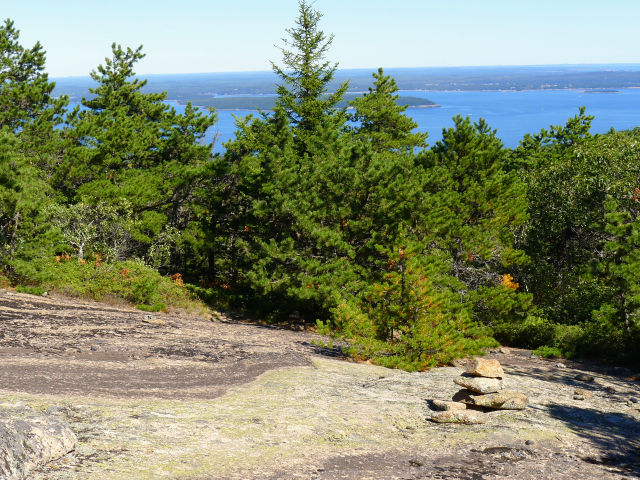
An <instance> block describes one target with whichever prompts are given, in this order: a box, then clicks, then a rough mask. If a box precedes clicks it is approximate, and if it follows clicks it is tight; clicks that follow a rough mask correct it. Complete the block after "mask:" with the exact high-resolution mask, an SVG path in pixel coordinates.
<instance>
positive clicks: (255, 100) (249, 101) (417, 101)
mask: <svg viewBox="0 0 640 480" xmlns="http://www.w3.org/2000/svg"><path fill="white" fill-rule="evenodd" d="M362 95H363V94H362V93H347V94H345V96H344V98H343V100H342V101H341V102H340V103H338V106H339V107H340V108H344V107H347V108H349V102H351V101H352V100H354V99H356V98H358V97H361V96H362ZM171 100H174V101H177V102H178V103H180V104H185V103H187V102H188V101H189V102H191V103H192V104H194V105H196V106H198V107H213V108H215V109H216V110H273V108H274V107H275V104H276V97H273V96H238V97H232V96H227V97H211V96H208V97H205V96H201V97H195V98H189V99H171ZM398 105H407V106H408V107H410V108H433V107H439V106H440V105H438V104H436V103H435V102H432V101H431V100H429V99H426V98H420V97H410V96H400V97H399V98H398Z"/></svg>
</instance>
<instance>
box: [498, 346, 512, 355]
mask: <svg viewBox="0 0 640 480" xmlns="http://www.w3.org/2000/svg"><path fill="white" fill-rule="evenodd" d="M499 352H500V353H502V354H504V355H509V354H510V353H511V349H510V348H507V347H500V350H499Z"/></svg>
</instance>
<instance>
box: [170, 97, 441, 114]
mask: <svg viewBox="0 0 640 480" xmlns="http://www.w3.org/2000/svg"><path fill="white" fill-rule="evenodd" d="M167 101H169V102H175V103H177V104H178V105H186V104H187V103H188V102H185V103H183V102H181V101H180V100H174V99H170V98H167ZM193 106H194V107H197V108H203V109H207V108H209V107H205V106H203V105H196V104H193ZM440 107H442V105H439V104H437V103H435V104H433V105H409V106H407V110H411V109H413V108H440ZM214 108H215V107H214ZM347 110H353V108H352V107H350V108H347ZM215 111H216V112H258V111H262V112H273V109H271V108H215Z"/></svg>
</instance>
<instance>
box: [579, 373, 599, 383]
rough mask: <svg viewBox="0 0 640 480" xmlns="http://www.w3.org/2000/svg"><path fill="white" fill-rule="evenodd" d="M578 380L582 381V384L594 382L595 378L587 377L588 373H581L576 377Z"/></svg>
mask: <svg viewBox="0 0 640 480" xmlns="http://www.w3.org/2000/svg"><path fill="white" fill-rule="evenodd" d="M576 380H580V381H581V382H593V381H594V380H595V378H593V376H592V375H587V374H586V373H579V374H578V375H576Z"/></svg>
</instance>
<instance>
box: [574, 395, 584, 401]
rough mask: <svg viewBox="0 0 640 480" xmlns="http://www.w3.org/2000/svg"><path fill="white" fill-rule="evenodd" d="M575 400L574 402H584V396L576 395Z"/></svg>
mask: <svg viewBox="0 0 640 480" xmlns="http://www.w3.org/2000/svg"><path fill="white" fill-rule="evenodd" d="M573 399H574V400H584V395H574V396H573Z"/></svg>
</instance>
